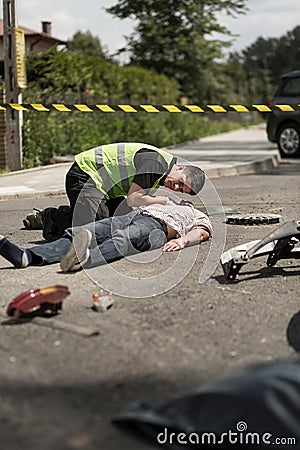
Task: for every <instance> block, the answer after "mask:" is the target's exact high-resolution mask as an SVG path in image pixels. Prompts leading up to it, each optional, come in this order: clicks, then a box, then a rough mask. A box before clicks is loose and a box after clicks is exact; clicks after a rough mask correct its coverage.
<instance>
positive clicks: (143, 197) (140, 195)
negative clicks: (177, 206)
mask: <svg viewBox="0 0 300 450" xmlns="http://www.w3.org/2000/svg"><path fill="white" fill-rule="evenodd" d="M155 203H159V204H161V205H167V204H168V203H169V199H168V197H165V196H162V195H158V196H156V197H155V196H152V195H148V194H146V192H145V191H144V189H142V188H141V187H140V186H139V185H138V184H136V183H132V185H131V186H130V189H129V191H128V197H127V204H128V206H130V207H131V208H133V207H137V206H148V205H154V204H155Z"/></svg>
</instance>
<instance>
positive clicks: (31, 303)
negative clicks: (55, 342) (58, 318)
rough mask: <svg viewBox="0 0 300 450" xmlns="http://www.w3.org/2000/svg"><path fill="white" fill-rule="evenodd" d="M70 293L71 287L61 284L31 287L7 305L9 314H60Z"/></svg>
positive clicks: (25, 315) (20, 315) (27, 315)
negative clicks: (63, 302)
mask: <svg viewBox="0 0 300 450" xmlns="http://www.w3.org/2000/svg"><path fill="white" fill-rule="evenodd" d="M68 295H70V291H69V288H68V287H67V286H62V285H60V284H57V285H53V286H45V287H41V288H36V289H30V290H29V291H25V292H23V293H22V294H20V295H18V296H17V297H15V298H14V299H13V300H12V301H11V302H10V303H9V305H8V307H7V311H6V312H7V315H8V316H13V317H17V318H22V317H33V316H36V315H39V316H40V315H46V314H49V313H51V315H54V314H58V312H59V311H60V310H61V309H62V300H63V299H64V298H66V297H67V296H68Z"/></svg>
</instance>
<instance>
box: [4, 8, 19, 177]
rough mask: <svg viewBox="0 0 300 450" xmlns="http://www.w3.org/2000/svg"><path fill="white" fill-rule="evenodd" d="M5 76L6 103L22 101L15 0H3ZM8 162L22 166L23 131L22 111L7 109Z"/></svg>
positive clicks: (12, 166)
mask: <svg viewBox="0 0 300 450" xmlns="http://www.w3.org/2000/svg"><path fill="white" fill-rule="evenodd" d="M3 25H4V30H3V31H4V33H3V34H4V36H3V43H4V76H5V93H6V103H20V102H19V97H20V95H21V94H20V89H19V87H18V79H17V58H16V7H15V0H3ZM6 148H7V163H8V168H9V169H10V170H19V169H21V168H22V133H21V119H20V112H19V111H14V110H7V111H6Z"/></svg>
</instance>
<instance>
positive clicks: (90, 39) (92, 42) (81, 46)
mask: <svg viewBox="0 0 300 450" xmlns="http://www.w3.org/2000/svg"><path fill="white" fill-rule="evenodd" d="M68 49H69V50H70V51H71V52H78V53H84V54H85V55H89V56H101V57H102V58H105V57H106V52H105V50H104V49H103V47H102V45H101V42H100V39H99V38H98V37H96V36H93V35H92V34H91V33H90V32H89V31H87V32H86V33H83V32H81V31H77V32H76V33H75V34H74V35H73V37H72V39H71V40H70V41H69V42H68Z"/></svg>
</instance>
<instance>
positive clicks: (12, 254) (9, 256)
mask: <svg viewBox="0 0 300 450" xmlns="http://www.w3.org/2000/svg"><path fill="white" fill-rule="evenodd" d="M0 255H1V256H3V258H5V259H6V260H7V261H9V262H10V263H11V264H13V265H14V266H15V267H16V268H17V269H21V268H24V267H27V266H28V265H30V263H31V259H32V258H31V253H30V251H29V250H28V249H24V248H20V247H18V246H17V245H16V244H13V243H12V242H10V241H9V240H8V239H7V238H6V237H5V236H2V235H1V234H0Z"/></svg>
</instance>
